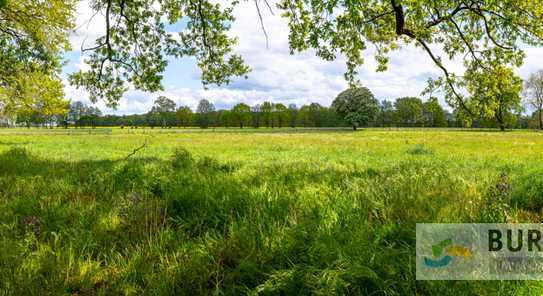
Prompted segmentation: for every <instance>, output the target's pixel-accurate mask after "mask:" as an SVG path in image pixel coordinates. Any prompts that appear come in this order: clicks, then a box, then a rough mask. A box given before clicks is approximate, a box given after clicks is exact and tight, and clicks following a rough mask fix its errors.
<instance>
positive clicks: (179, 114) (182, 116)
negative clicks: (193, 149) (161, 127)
mask: <svg viewBox="0 0 543 296" xmlns="http://www.w3.org/2000/svg"><path fill="white" fill-rule="evenodd" d="M192 116H193V114H192V110H191V109H190V107H189V106H181V107H179V108H178V109H177V111H175V118H176V119H177V123H178V124H180V125H181V126H183V127H187V126H188V125H189V124H191V123H192Z"/></svg>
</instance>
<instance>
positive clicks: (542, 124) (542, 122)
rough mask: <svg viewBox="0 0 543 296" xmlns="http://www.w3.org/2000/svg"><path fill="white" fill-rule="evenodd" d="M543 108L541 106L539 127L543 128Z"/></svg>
mask: <svg viewBox="0 0 543 296" xmlns="http://www.w3.org/2000/svg"><path fill="white" fill-rule="evenodd" d="M542 109H543V108H539V129H540V130H543V117H542V115H543V114H542V112H543V110H542Z"/></svg>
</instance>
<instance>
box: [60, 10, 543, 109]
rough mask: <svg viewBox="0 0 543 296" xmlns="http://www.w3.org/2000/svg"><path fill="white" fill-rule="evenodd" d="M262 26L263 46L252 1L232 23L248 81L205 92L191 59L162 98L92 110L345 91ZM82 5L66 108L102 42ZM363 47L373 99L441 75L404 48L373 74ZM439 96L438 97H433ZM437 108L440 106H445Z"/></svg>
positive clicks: (329, 95) (523, 71)
mask: <svg viewBox="0 0 543 296" xmlns="http://www.w3.org/2000/svg"><path fill="white" fill-rule="evenodd" d="M262 13H263V21H264V25H265V28H266V31H267V33H268V36H269V44H268V46H266V39H265V36H264V34H263V32H262V29H261V27H260V23H259V21H258V14H257V11H256V9H255V7H254V2H252V1H243V2H241V4H240V5H239V6H238V7H237V9H236V10H235V16H236V21H235V22H234V23H233V24H232V28H231V34H232V35H234V36H237V37H238V38H239V43H238V44H237V46H236V47H235V52H236V53H239V54H241V55H242V57H243V58H244V60H245V62H246V64H248V65H249V66H250V67H251V69H252V71H251V72H250V73H249V75H248V78H247V79H244V78H238V79H235V80H234V81H233V82H232V83H231V84H229V85H227V86H221V87H210V88H209V89H208V90H204V89H203V87H202V84H201V82H200V71H199V69H198V67H197V66H196V64H195V61H194V59H191V58H183V59H172V60H170V61H169V65H168V68H167V69H166V72H165V73H164V80H163V85H164V91H161V92H157V93H147V92H141V91H136V90H130V91H128V92H127V93H126V94H125V95H124V97H123V98H122V99H121V101H120V102H119V106H118V107H117V108H116V109H110V108H107V107H106V106H105V104H104V102H100V101H99V102H97V103H96V106H98V107H99V108H100V109H101V110H102V111H103V112H104V113H107V114H119V115H121V114H141V113H146V112H148V111H149V110H150V109H151V107H152V105H153V101H154V100H155V99H156V98H157V97H158V96H161V95H164V96H167V97H168V98H170V99H172V100H174V101H175V102H176V104H177V105H178V106H184V105H187V106H189V107H191V108H193V109H195V108H196V106H197V104H198V101H199V100H200V99H208V100H210V101H211V102H212V103H214V104H215V106H216V108H217V109H225V108H230V107H232V106H233V105H235V104H237V103H246V104H249V105H251V106H252V105H255V104H258V103H262V102H264V101H272V102H275V103H279V102H280V103H283V104H285V105H288V104H291V103H294V104H296V105H298V106H302V105H304V104H308V103H312V102H317V103H319V104H321V105H324V106H329V105H330V104H331V103H332V101H333V100H334V98H335V97H336V96H337V95H338V94H339V93H340V92H341V91H343V90H345V89H346V88H347V87H348V83H347V82H346V81H345V79H344V76H343V74H344V72H345V70H346V67H345V61H344V60H343V59H341V58H340V59H338V60H336V61H332V62H329V61H323V60H321V59H320V58H318V57H316V56H315V55H314V53H313V52H311V51H309V52H304V53H296V54H294V55H291V54H290V52H289V49H288V27H287V24H286V20H285V19H282V18H281V17H280V16H279V15H278V14H277V13H276V14H275V15H272V14H271V13H269V11H268V10H267V9H262ZM92 16H93V13H92V11H91V9H90V8H89V5H88V1H81V2H80V3H79V6H78V9H77V18H76V23H77V27H76V30H75V32H74V33H73V34H72V35H71V37H70V41H71V43H72V48H73V51H71V52H68V53H66V55H65V57H66V59H67V64H66V66H65V67H64V69H63V75H64V78H65V92H66V97H67V98H68V99H70V100H72V101H82V102H85V103H89V104H90V101H89V98H88V94H87V93H86V92H85V91H83V90H81V89H79V90H78V89H76V88H75V87H73V86H71V85H69V83H68V81H67V79H66V78H67V75H68V74H69V73H72V72H74V71H77V70H79V69H85V67H86V64H85V63H84V56H82V55H81V50H80V49H81V47H82V45H84V47H89V45H92V43H93V41H94V40H95V39H96V38H97V37H99V36H101V35H103V30H104V27H105V24H104V21H103V17H101V16H100V15H98V16H95V17H92ZM180 29H181V26H170V27H168V30H171V31H175V30H177V31H178V30H180ZM370 48H371V45H368V50H367V51H366V52H365V53H364V57H365V63H364V65H363V66H361V67H360V69H359V75H358V78H359V80H360V82H361V83H362V85H364V86H366V87H368V88H369V89H370V90H371V91H372V93H373V94H374V95H375V97H376V98H377V99H379V100H390V101H393V100H394V99H395V98H398V97H404V96H419V97H422V99H423V100H425V99H427V98H426V97H423V96H421V92H422V91H423V89H424V88H425V86H426V81H427V80H428V78H430V77H437V76H439V75H440V74H441V72H440V70H439V69H438V68H437V67H436V66H435V65H434V64H433V62H432V61H431V60H430V58H429V57H428V55H427V54H426V53H425V52H424V51H423V50H422V49H421V48H415V47H414V46H405V47H403V48H402V49H400V50H399V51H395V52H393V53H392V54H391V56H390V58H391V59H390V65H389V69H388V70H387V71H386V72H376V71H375V70H376V65H377V64H376V62H375V61H374V59H373V56H372V53H373V51H372V50H371V49H370ZM525 52H526V60H525V63H524V66H522V67H521V68H520V69H518V70H517V73H518V74H519V75H520V76H521V77H522V78H524V79H526V78H528V77H529V75H530V73H532V72H535V71H536V70H538V69H539V67H543V66H541V65H540V61H542V60H543V48H525ZM445 64H446V65H447V67H448V68H449V69H452V70H453V71H456V72H460V71H461V69H462V66H461V63H460V62H458V61H446V62H445ZM437 96H438V97H440V96H439V94H437ZM440 100H441V103H442V104H443V105H445V102H444V101H443V100H442V99H440Z"/></svg>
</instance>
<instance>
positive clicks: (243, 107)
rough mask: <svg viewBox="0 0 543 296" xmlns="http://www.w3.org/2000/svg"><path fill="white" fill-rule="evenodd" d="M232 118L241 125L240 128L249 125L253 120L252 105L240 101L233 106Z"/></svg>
mask: <svg viewBox="0 0 543 296" xmlns="http://www.w3.org/2000/svg"><path fill="white" fill-rule="evenodd" d="M231 115H232V119H233V120H234V122H235V123H236V124H237V125H239V128H243V126H246V125H249V124H250V122H251V107H249V105H247V104H243V103H239V104H237V105H235V106H234V108H232V114H231Z"/></svg>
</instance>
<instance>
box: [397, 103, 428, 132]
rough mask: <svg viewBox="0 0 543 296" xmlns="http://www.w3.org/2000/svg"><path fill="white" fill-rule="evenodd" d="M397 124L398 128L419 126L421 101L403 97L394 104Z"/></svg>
mask: <svg viewBox="0 0 543 296" xmlns="http://www.w3.org/2000/svg"><path fill="white" fill-rule="evenodd" d="M394 108H395V109H396V117H397V122H398V124H399V125H400V126H408V127H414V126H421V125H422V123H423V105H422V100H421V99H419V98H415V97H404V98H398V99H396V102H394Z"/></svg>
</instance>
